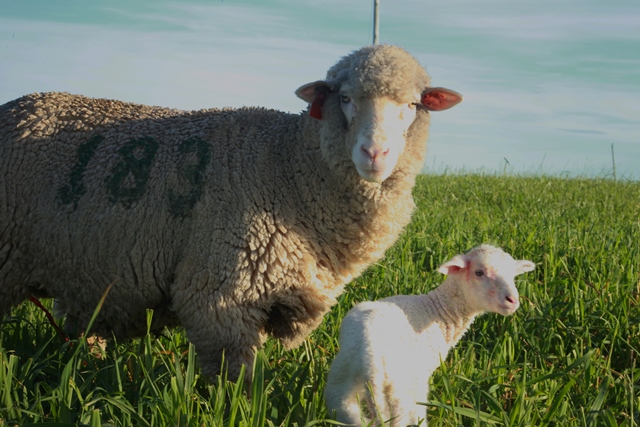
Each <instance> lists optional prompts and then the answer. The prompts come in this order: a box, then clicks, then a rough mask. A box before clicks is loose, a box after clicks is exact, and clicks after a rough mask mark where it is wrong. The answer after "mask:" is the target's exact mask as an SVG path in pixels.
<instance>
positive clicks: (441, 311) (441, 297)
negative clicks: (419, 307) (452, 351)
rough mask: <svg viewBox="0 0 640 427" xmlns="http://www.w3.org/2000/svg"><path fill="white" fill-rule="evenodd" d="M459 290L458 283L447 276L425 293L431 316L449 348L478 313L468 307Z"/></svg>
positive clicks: (460, 336)
mask: <svg viewBox="0 0 640 427" xmlns="http://www.w3.org/2000/svg"><path fill="white" fill-rule="evenodd" d="M459 292H460V290H459V288H458V285H457V284H456V283H454V282H453V278H451V277H449V278H447V280H446V281H445V282H444V283H442V284H441V285H440V286H439V287H437V288H436V289H434V290H433V291H431V292H429V293H428V294H427V295H425V299H426V304H427V305H428V306H429V308H428V309H429V310H430V313H431V318H432V319H433V321H434V323H436V324H437V325H438V327H439V328H440V329H441V330H442V334H443V335H444V338H445V340H446V342H447V344H448V345H449V348H451V347H453V346H454V345H456V343H457V342H458V341H459V340H460V338H462V336H463V335H464V334H465V332H466V331H467V329H468V328H469V326H470V325H471V323H473V320H474V319H475V317H476V316H477V315H478V314H480V313H478V312H477V311H474V310H472V309H471V307H469V305H468V304H467V303H466V302H465V300H464V298H463V297H462V296H461V295H459Z"/></svg>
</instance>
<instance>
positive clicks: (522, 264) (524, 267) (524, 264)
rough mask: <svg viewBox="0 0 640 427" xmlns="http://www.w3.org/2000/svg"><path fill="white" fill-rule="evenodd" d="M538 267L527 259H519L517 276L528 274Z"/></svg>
mask: <svg viewBox="0 0 640 427" xmlns="http://www.w3.org/2000/svg"><path fill="white" fill-rule="evenodd" d="M535 268H536V265H535V264H534V263H532V262H531V261H527V260H526V259H519V260H517V261H516V274H522V273H526V272H527V271H533V270H535Z"/></svg>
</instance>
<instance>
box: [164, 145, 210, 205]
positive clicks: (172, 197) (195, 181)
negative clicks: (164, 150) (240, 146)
mask: <svg viewBox="0 0 640 427" xmlns="http://www.w3.org/2000/svg"><path fill="white" fill-rule="evenodd" d="M178 152H179V153H180V154H181V155H182V157H183V158H187V157H188V156H189V154H191V153H193V154H195V157H196V159H195V160H196V162H195V163H188V162H186V161H185V162H183V163H182V164H181V165H180V167H179V170H178V175H179V178H181V179H183V180H185V181H186V182H188V183H189V186H190V188H189V190H188V191H187V192H185V193H184V194H177V193H176V192H175V191H174V190H172V189H169V194H168V196H169V210H170V212H171V214H172V215H173V216H174V217H175V218H184V217H185V216H186V215H187V214H188V213H189V212H190V211H191V209H193V207H194V206H195V204H196V203H197V202H198V200H200V196H202V188H203V186H204V183H205V180H204V178H205V175H204V172H205V169H206V168H207V165H208V164H209V159H210V158H211V146H210V145H209V144H208V143H207V142H206V141H204V140H202V139H200V138H192V139H187V140H185V141H183V142H182V143H181V144H180V146H179V147H178Z"/></svg>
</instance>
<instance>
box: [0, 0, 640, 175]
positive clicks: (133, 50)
mask: <svg viewBox="0 0 640 427" xmlns="http://www.w3.org/2000/svg"><path fill="white" fill-rule="evenodd" d="M371 21H372V1H370V0H366V1H362V0H360V1H350V2H345V1H335V0H334V1H322V2H318V1H305V0H278V1H269V2H267V1H261V2H259V1H249V0H245V1H231V0H225V1H216V0H209V1H204V0H198V1H196V0H187V1H170V0H138V1H135V2H132V1H124V0H109V1H85V0H83V1H80V0H47V1H42V0H19V1H16V0H0V103H4V102H7V101H9V100H11V99H14V98H17V97H19V96H21V95H24V94H26V93H31V92H40V91H54V90H59V91H68V92H72V93H79V94H83V95H87V96H95V97H107V98H114V99H121V100H125V101H133V102H140V103H145V104H152V105H162V106H166V107H173V108H181V109H198V108H210V107H224V106H232V107H239V106H243V105H259V106H265V107H271V108H276V109H280V110H284V111H292V112H298V111H300V110H302V109H303V108H305V105H304V103H303V102H302V101H300V100H298V99H297V98H296V97H295V95H294V93H293V92H294V91H295V89H296V88H297V87H298V86H300V85H302V84H304V83H307V82H309V81H313V80H318V79H321V78H323V77H324V74H325V72H326V70H327V68H328V67H330V66H331V65H332V64H333V63H335V61H336V60H337V59H338V58H339V57H340V56H342V55H344V54H346V53H348V52H350V51H351V50H353V49H357V48H358V47H360V46H362V45H364V44H367V43H370V42H371V26H372V23H371ZM380 39H381V41H382V42H388V43H393V44H397V45H400V46H403V47H404V48H406V49H407V50H409V51H410V52H411V53H412V54H414V55H415V56H416V57H417V58H418V59H419V60H420V61H421V62H422V63H423V64H425V65H426V67H427V70H428V71H429V73H430V74H431V75H432V81H433V84H434V85H435V86H446V87H449V88H451V89H454V90H457V91H459V92H461V93H462V94H463V95H464V96H465V102H464V103H463V104H461V105H459V106H457V107H456V108H454V109H452V110H450V111H446V112H441V113H434V114H433V118H432V130H431V137H430V143H429V153H428V159H427V163H426V166H427V170H436V171H442V170H445V169H448V170H453V171H455V170H459V169H461V168H465V169H467V170H475V169H478V168H484V169H485V170H490V171H502V170H503V167H504V165H505V160H504V159H505V158H506V159H507V160H508V162H509V165H510V167H511V170H513V171H515V172H533V171H536V170H542V171H545V172H550V173H565V174H568V175H575V174H578V175H579V174H591V175H603V174H605V175H606V174H607V173H610V172H611V165H612V162H611V144H614V149H615V155H616V166H617V169H618V170H617V172H618V175H619V176H620V175H623V174H624V175H625V176H628V177H634V178H640V71H639V70H640V54H639V53H638V52H640V2H638V1H632V0H626V1H625V0H617V1H616V2H603V1H601V0H564V1H556V0H553V1H551V0H518V1H513V0H492V1H490V0H473V1H472V0H465V1H459V0H452V1H448V2H444V1H441V0H394V1H393V2H392V1H390V0H381V34H380Z"/></svg>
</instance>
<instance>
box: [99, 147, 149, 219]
mask: <svg viewBox="0 0 640 427" xmlns="http://www.w3.org/2000/svg"><path fill="white" fill-rule="evenodd" d="M157 151H158V142H157V141H156V140H155V139H153V138H151V137H148V136H145V137H142V138H136V139H132V140H130V141H129V142H127V143H126V144H125V145H123V146H122V147H121V148H120V149H119V150H118V154H119V155H120V161H119V162H118V163H117V164H116V165H115V167H114V168H113V169H112V171H111V173H112V176H110V177H109V178H107V179H106V180H105V185H106V187H107V192H108V193H109V200H110V201H111V202H112V203H121V204H122V205H123V206H125V207H127V208H129V207H131V204H132V203H133V202H135V201H137V200H138V199H140V197H142V195H143V194H144V192H145V189H146V186H147V181H148V180H149V175H150V172H151V166H153V160H154V158H155V156H156V152H157Z"/></svg>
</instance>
